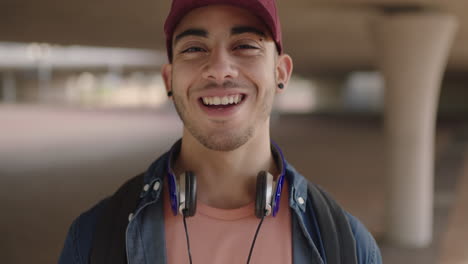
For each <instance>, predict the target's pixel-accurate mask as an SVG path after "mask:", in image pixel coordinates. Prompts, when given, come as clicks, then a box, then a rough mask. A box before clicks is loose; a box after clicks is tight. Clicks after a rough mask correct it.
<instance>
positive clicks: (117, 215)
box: [90, 174, 144, 264]
mask: <svg viewBox="0 0 468 264" xmlns="http://www.w3.org/2000/svg"><path fill="white" fill-rule="evenodd" d="M143 175H144V174H140V175H138V176H136V177H134V178H132V179H130V180H129V181H127V182H126V183H125V184H124V185H122V186H121V187H120V188H119V189H118V190H117V192H116V193H115V194H114V195H112V196H111V197H110V198H109V200H108V201H107V204H106V205H105V206H104V208H103V209H102V211H101V212H100V214H99V215H98V220H97V223H96V229H95V232H94V238H93V244H92V247H91V254H90V263H91V264H125V263H127V254H126V244H125V232H126V229H127V225H128V217H129V214H130V213H132V212H134V211H135V209H136V207H137V203H138V199H139V196H140V193H141V189H142V186H143Z"/></svg>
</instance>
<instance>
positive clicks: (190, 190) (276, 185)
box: [167, 140, 286, 218]
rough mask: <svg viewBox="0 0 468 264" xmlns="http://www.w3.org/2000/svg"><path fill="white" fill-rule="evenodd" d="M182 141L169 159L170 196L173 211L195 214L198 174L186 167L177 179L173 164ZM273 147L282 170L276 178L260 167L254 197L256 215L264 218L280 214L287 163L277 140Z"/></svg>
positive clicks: (172, 151) (170, 154)
mask: <svg viewBox="0 0 468 264" xmlns="http://www.w3.org/2000/svg"><path fill="white" fill-rule="evenodd" d="M181 144H182V140H179V141H177V142H176V143H175V144H174V146H173V147H172V148H171V150H170V153H169V159H168V160H167V178H168V185H169V198H170V203H171V209H172V212H173V213H174V215H177V214H178V213H181V214H183V215H184V216H194V215H195V212H196V208H197V180H196V177H195V174H194V173H193V172H191V171H186V172H184V173H183V174H181V175H180V177H179V182H178V181H177V178H176V176H175V175H174V172H173V171H172V164H173V163H174V161H175V158H176V157H177V156H178V155H179V153H180V147H181ZM271 151H272V154H273V157H274V159H275V161H276V164H277V165H278V166H279V168H280V171H281V174H280V175H279V177H278V180H277V181H274V179H273V175H271V174H270V173H269V172H267V171H261V172H259V173H258V176H257V184H256V199H255V215H256V216H257V217H258V218H263V217H264V216H268V215H270V214H273V216H276V215H277V213H278V210H279V202H280V198H281V190H282V189H283V184H284V178H285V174H286V173H285V172H286V169H285V167H286V166H285V164H286V163H285V160H284V156H283V153H282V152H281V149H280V148H279V147H278V146H277V145H276V144H275V143H274V142H272V143H271ZM273 190H274V192H273Z"/></svg>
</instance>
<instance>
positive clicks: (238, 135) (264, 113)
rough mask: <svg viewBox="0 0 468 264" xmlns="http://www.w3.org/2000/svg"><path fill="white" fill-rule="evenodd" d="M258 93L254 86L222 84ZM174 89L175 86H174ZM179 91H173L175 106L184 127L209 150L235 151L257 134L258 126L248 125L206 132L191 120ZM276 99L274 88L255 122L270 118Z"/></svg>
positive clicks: (208, 86)
mask: <svg viewBox="0 0 468 264" xmlns="http://www.w3.org/2000/svg"><path fill="white" fill-rule="evenodd" d="M248 86H251V89H255V90H257V91H258V89H257V87H255V86H254V85H252V84H245V83H237V82H234V81H225V82H224V83H223V84H222V88H223V89H230V88H237V87H248ZM172 87H174V86H172ZM214 87H219V85H217V84H215V83H208V84H207V85H205V86H204V87H203V89H210V88H214ZM176 90H177V89H173V99H174V105H175V108H176V111H177V113H178V114H179V117H180V119H181V120H182V122H183V124H184V127H185V128H186V129H187V131H189V133H190V134H191V135H192V136H193V137H194V138H195V139H196V140H197V141H198V142H199V143H200V144H202V145H203V146H205V147H206V148H208V149H211V150H215V151H224V152H226V151H233V150H236V149H238V148H239V147H241V146H243V145H244V144H245V143H247V142H248V141H249V140H250V139H251V138H252V137H253V136H254V134H255V128H256V124H255V123H253V124H248V126H247V127H246V128H242V129H239V130H233V131H222V132H220V131H207V130H204V129H203V127H201V125H198V123H197V120H194V119H193V118H190V113H189V112H188V110H187V107H186V105H185V104H184V103H183V102H184V100H183V98H182V96H183V95H179V93H177V92H176ZM273 99H274V88H273V89H268V90H267V91H266V93H265V98H263V102H262V104H261V105H260V113H259V118H258V119H257V120H255V122H266V120H267V119H268V117H269V116H270V113H271V109H272V105H273ZM224 122H225V121H219V125H222V124H223V123H224Z"/></svg>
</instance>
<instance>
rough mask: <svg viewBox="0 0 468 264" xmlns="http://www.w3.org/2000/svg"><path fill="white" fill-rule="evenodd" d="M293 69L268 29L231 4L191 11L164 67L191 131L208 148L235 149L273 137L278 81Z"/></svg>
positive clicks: (186, 129)
mask: <svg viewBox="0 0 468 264" xmlns="http://www.w3.org/2000/svg"><path fill="white" fill-rule="evenodd" d="M291 70H292V61H291V59H290V57H289V56H287V55H279V56H278V54H277V51H276V46H275V43H274V42H273V40H272V39H271V37H270V34H269V32H268V29H267V28H266V26H265V25H264V24H263V23H262V21H260V20H259V19H258V18H257V17H255V16H254V15H252V14H250V13H249V12H248V11H246V10H244V9H240V8H236V7H231V6H208V7H202V8H197V9H194V10H192V11H191V12H190V13H188V14H187V15H186V16H185V17H184V18H183V19H182V20H181V21H180V23H179V25H178V26H177V28H176V30H175V31H174V36H173V60H172V64H167V65H165V66H164V67H163V77H164V80H165V84H166V89H167V90H170V91H172V92H173V100H174V104H175V106H176V109H177V112H178V113H179V116H180V118H181V119H182V121H183V123H184V129H185V131H184V136H185V133H189V134H190V135H191V136H193V137H194V138H196V139H197V140H198V141H199V142H200V143H201V144H202V145H204V146H205V147H207V148H209V149H212V150H218V151H230V150H234V149H237V148H238V147H240V146H242V145H243V144H245V143H246V142H247V141H249V139H251V138H252V137H254V136H258V135H260V134H259V133H265V135H268V129H269V116H270V112H271V108H272V105H273V100H274V96H275V93H277V92H279V91H281V90H280V89H278V88H277V84H278V83H280V82H281V83H284V84H286V83H287V81H288V80H289V77H290V74H291Z"/></svg>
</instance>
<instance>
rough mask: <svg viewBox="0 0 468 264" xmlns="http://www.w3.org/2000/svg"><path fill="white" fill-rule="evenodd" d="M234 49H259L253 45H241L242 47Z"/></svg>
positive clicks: (238, 46)
mask: <svg viewBox="0 0 468 264" xmlns="http://www.w3.org/2000/svg"><path fill="white" fill-rule="evenodd" d="M234 49H235V50H236V49H258V47H255V46H252V45H249V44H241V45H237V46H236V47H234Z"/></svg>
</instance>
